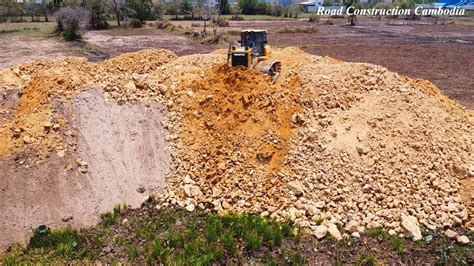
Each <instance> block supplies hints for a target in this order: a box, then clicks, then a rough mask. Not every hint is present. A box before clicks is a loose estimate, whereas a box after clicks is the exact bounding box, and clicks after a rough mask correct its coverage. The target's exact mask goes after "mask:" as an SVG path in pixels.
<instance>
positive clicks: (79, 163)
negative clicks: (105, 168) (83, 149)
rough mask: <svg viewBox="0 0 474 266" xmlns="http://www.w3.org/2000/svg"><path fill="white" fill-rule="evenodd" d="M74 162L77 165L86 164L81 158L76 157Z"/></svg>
mask: <svg viewBox="0 0 474 266" xmlns="http://www.w3.org/2000/svg"><path fill="white" fill-rule="evenodd" d="M76 162H77V164H78V165H79V166H87V162H86V161H84V160H82V159H80V158H79V159H77V160H76Z"/></svg>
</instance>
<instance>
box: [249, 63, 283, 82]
mask: <svg viewBox="0 0 474 266" xmlns="http://www.w3.org/2000/svg"><path fill="white" fill-rule="evenodd" d="M255 70H257V71H260V72H263V73H265V74H267V75H268V76H269V77H270V80H271V82H272V84H273V83H275V82H276V80H277V79H278V76H279V75H280V71H281V62H280V61H277V60H262V61H260V62H258V63H257V64H256V65H255Z"/></svg>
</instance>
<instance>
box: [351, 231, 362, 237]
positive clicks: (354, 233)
mask: <svg viewBox="0 0 474 266" xmlns="http://www.w3.org/2000/svg"><path fill="white" fill-rule="evenodd" d="M351 236H352V237H355V238H359V237H360V233H359V232H353V233H352V234H351Z"/></svg>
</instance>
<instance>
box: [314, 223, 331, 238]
mask: <svg viewBox="0 0 474 266" xmlns="http://www.w3.org/2000/svg"><path fill="white" fill-rule="evenodd" d="M313 228H314V232H313V234H314V236H315V237H317V238H318V239H321V238H323V237H325V236H326V234H327V233H328V228H327V227H326V226H325V225H317V226H315V227H313Z"/></svg>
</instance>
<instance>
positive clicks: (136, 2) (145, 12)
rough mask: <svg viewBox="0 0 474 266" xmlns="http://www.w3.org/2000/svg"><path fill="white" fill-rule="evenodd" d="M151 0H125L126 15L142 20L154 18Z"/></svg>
mask: <svg viewBox="0 0 474 266" xmlns="http://www.w3.org/2000/svg"><path fill="white" fill-rule="evenodd" d="M153 9H154V7H153V3H152V2H151V0H127V15H128V17H129V18H135V19H138V20H140V22H144V21H145V20H154V19H155V18H156V15H155V12H154V11H153Z"/></svg>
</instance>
